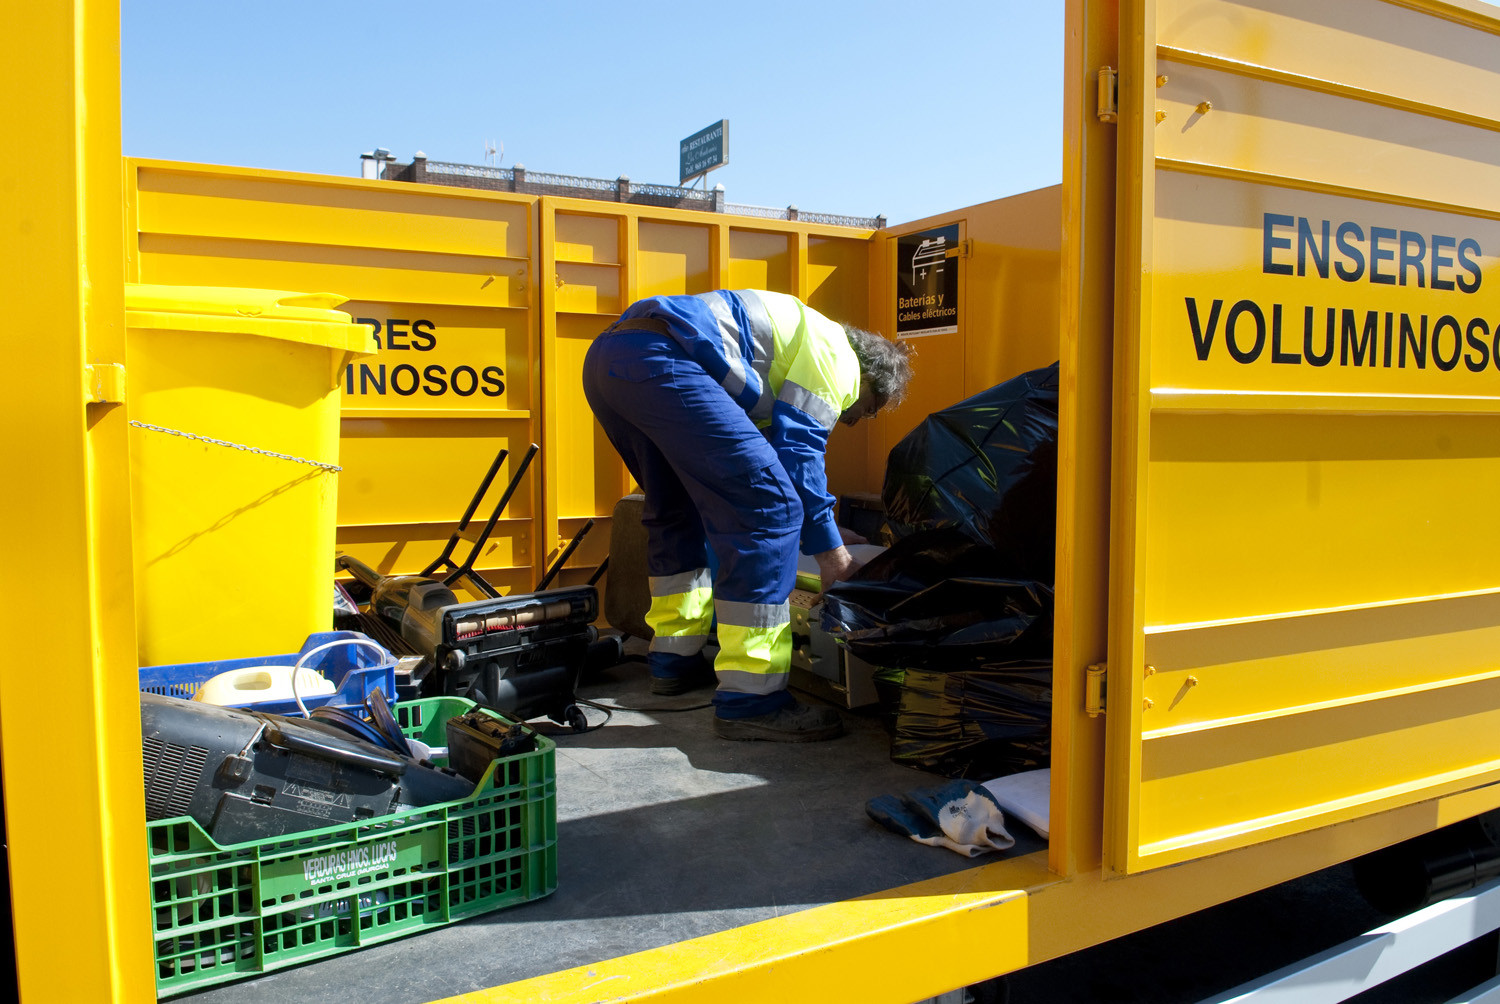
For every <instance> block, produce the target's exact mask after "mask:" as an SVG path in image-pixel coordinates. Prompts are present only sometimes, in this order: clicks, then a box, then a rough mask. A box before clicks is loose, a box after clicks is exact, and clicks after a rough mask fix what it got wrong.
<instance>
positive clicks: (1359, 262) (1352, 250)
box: [1333, 223, 1365, 282]
mask: <svg viewBox="0 0 1500 1004" xmlns="http://www.w3.org/2000/svg"><path fill="white" fill-rule="evenodd" d="M1351 237H1352V238H1353V239H1354V241H1358V242H1359V243H1353V242H1351V241H1350V238H1351ZM1335 239H1336V242H1337V243H1338V246H1339V251H1340V253H1342V254H1343V256H1344V257H1345V258H1348V259H1349V260H1350V261H1352V262H1354V264H1353V266H1346V265H1345V264H1344V263H1343V262H1341V261H1337V262H1334V263H1333V270H1334V271H1335V272H1337V273H1338V276H1339V278H1340V279H1342V280H1344V281H1345V282H1358V281H1359V280H1360V279H1362V278H1364V275H1365V253H1364V251H1362V250H1361V249H1360V247H1359V245H1360V244H1363V243H1364V242H1365V232H1364V231H1363V230H1361V229H1360V227H1359V224H1358V223H1340V224H1339V229H1338V233H1337V235H1336V238H1335Z"/></svg>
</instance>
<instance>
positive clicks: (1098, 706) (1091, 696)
mask: <svg viewBox="0 0 1500 1004" xmlns="http://www.w3.org/2000/svg"><path fill="white" fill-rule="evenodd" d="M1108 674H1109V666H1107V665H1106V664H1104V663H1102V662H1098V663H1095V664H1094V665H1092V666H1090V667H1089V668H1088V672H1087V673H1086V674H1085V676H1084V679H1083V710H1084V711H1086V712H1088V716H1089V717H1090V718H1098V717H1099V716H1100V715H1102V714H1104V688H1105V681H1106V679H1107V678H1108Z"/></svg>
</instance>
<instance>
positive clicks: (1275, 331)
mask: <svg viewBox="0 0 1500 1004" xmlns="http://www.w3.org/2000/svg"><path fill="white" fill-rule="evenodd" d="M1271 362H1272V363H1300V362H1302V357H1301V356H1299V355H1298V354H1297V353H1295V352H1283V351H1281V304H1279V303H1273V304H1272V305H1271Z"/></svg>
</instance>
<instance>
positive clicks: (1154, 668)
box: [1146, 666, 1156, 676]
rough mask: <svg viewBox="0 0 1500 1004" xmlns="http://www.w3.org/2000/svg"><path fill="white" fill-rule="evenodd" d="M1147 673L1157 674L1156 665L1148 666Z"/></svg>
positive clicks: (1149, 674) (1148, 674)
mask: <svg viewBox="0 0 1500 1004" xmlns="http://www.w3.org/2000/svg"><path fill="white" fill-rule="evenodd" d="M1146 675H1147V676H1155V675H1156V667H1155V666H1147V667H1146Z"/></svg>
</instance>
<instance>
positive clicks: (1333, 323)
mask: <svg viewBox="0 0 1500 1004" xmlns="http://www.w3.org/2000/svg"><path fill="white" fill-rule="evenodd" d="M1337 327H1338V311H1336V310H1334V309H1333V308H1332V307H1329V308H1328V327H1327V329H1326V333H1327V341H1326V342H1325V344H1324V348H1323V351H1322V352H1321V353H1319V352H1314V351H1313V308H1311V307H1303V308H1302V354H1303V355H1304V356H1306V357H1307V361H1308V362H1310V363H1312V364H1313V365H1314V366H1327V365H1328V364H1329V363H1330V362H1332V361H1333V335H1334V329H1335V328H1337Z"/></svg>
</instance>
